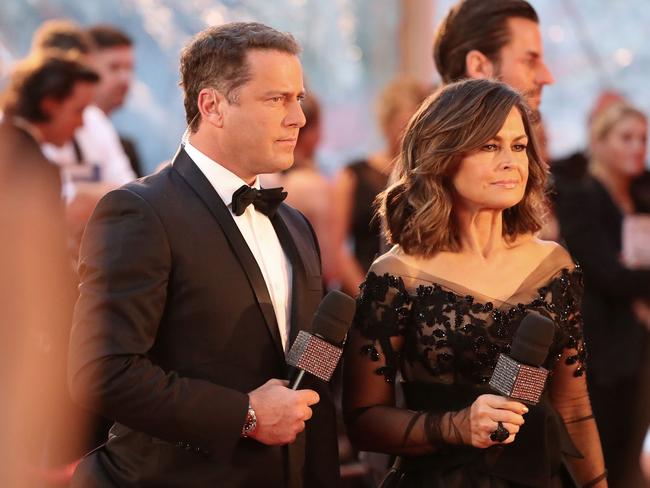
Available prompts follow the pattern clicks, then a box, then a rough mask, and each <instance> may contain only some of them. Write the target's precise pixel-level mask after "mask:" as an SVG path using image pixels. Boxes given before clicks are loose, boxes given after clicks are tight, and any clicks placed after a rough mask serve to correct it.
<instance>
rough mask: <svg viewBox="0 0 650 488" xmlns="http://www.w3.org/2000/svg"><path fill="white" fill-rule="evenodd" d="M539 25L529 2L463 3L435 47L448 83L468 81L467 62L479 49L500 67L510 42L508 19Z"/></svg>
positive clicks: (446, 23) (488, 0)
mask: <svg viewBox="0 0 650 488" xmlns="http://www.w3.org/2000/svg"><path fill="white" fill-rule="evenodd" d="M511 18H523V19H528V20H532V21H533V22H536V23H539V18H538V17H537V12H535V9H534V8H533V7H532V6H531V5H530V4H529V3H528V2H527V1H525V0H461V1H459V2H458V3H457V4H456V5H454V6H453V7H452V8H451V10H449V13H448V14H447V16H446V17H445V18H444V20H443V21H442V23H441V24H440V26H439V27H438V30H437V32H436V37H435V40H434V44H433V60H434V61H435V63H436V68H437V69H438V73H440V76H441V77H442V80H443V81H444V82H445V83H451V82H453V81H458V80H460V79H463V78H466V77H467V72H466V65H465V59H466V57H467V53H469V52H470V51H472V50H474V49H476V50H477V51H480V52H481V53H483V54H484V55H485V56H486V57H487V58H488V59H489V60H490V61H491V62H492V63H494V64H495V65H497V66H498V65H499V62H500V61H501V59H500V57H499V55H500V52H501V48H502V47H503V46H505V45H506V44H507V43H508V42H509V40H510V29H509V28H508V19H511Z"/></svg>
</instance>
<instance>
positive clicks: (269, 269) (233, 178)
mask: <svg viewBox="0 0 650 488" xmlns="http://www.w3.org/2000/svg"><path fill="white" fill-rule="evenodd" d="M185 152H186V153H187V155H188V156H189V157H190V158H191V159H192V161H194V163H195V164H196V165H197V166H198V168H199V169H200V170H201V172H202V173H203V174H204V175H205V177H206V178H207V179H208V181H209V182H210V184H211V185H212V186H213V187H214V189H215V191H216V192H217V194H218V195H219V196H220V197H221V199H222V200H223V203H225V204H226V206H227V207H228V209H229V210H230V213H231V215H232V217H233V219H234V220H235V224H237V227H238V228H239V231H240V232H241V234H242V236H243V237H244V240H245V241H246V244H248V247H249V248H250V250H251V252H252V253H253V256H254V257H255V260H256V261H257V265H258V266H259V268H260V271H261V272H262V276H263V277H264V281H265V282H266V288H267V289H268V290H269V295H270V296H271V302H272V303H273V309H274V310H275V317H276V319H277V321H278V327H279V329H280V337H281V338H282V346H283V347H284V350H285V351H286V350H287V342H288V338H289V328H290V327H291V263H290V262H289V260H288V259H287V257H286V255H285V253H284V250H283V249H282V246H281V245H280V241H279V239H278V236H277V234H276V233H275V229H274V228H273V224H271V220H270V219H269V218H268V217H267V216H266V215H264V214H263V213H262V212H258V211H257V210H255V207H254V206H253V205H249V206H248V207H246V210H245V211H244V213H243V214H242V215H239V216H238V215H235V214H233V213H232V206H231V203H232V195H233V193H235V191H237V190H238V189H239V188H240V187H241V186H242V185H246V184H247V183H246V182H245V181H244V180H242V179H241V178H240V177H239V176H237V175H235V174H234V173H232V172H231V171H229V170H227V169H226V168H224V167H223V166H221V165H220V164H219V163H217V162H216V161H214V160H212V159H210V158H209V157H208V156H206V155H205V154H203V153H202V152H201V151H199V150H198V149H196V148H195V147H194V146H192V144H190V143H189V141H186V142H185ZM253 186H254V187H255V188H258V189H259V187H260V183H259V178H256V180H255V184H254V185H253Z"/></svg>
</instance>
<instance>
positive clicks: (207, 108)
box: [197, 88, 228, 127]
mask: <svg viewBox="0 0 650 488" xmlns="http://www.w3.org/2000/svg"><path fill="white" fill-rule="evenodd" d="M227 104H228V101H227V100H226V97H224V96H223V95H222V94H221V93H219V91H218V90H216V89H214V88H203V89H202V90H201V91H200V92H199V96H198V99H197V106H198V108H199V113H200V114H201V119H202V120H204V121H206V122H208V123H210V124H212V125H214V126H216V127H223V119H224V113H225V109H226V105H227Z"/></svg>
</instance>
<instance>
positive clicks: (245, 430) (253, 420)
mask: <svg viewBox="0 0 650 488" xmlns="http://www.w3.org/2000/svg"><path fill="white" fill-rule="evenodd" d="M256 427H257V416H256V415H255V410H253V407H251V404H250V402H249V403H248V412H246V421H245V422H244V426H243V427H242V429H241V436H242V437H248V436H249V435H251V434H252V433H253V432H254V431H255V428H256Z"/></svg>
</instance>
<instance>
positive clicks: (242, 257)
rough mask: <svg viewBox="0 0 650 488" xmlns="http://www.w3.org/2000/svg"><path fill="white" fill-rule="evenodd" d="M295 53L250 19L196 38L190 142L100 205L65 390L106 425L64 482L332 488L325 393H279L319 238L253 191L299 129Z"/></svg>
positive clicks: (86, 255) (272, 197)
mask: <svg viewBox="0 0 650 488" xmlns="http://www.w3.org/2000/svg"><path fill="white" fill-rule="evenodd" d="M298 53H299V47H298V45H297V43H296V41H295V40H294V38H293V37H292V36H291V35H289V34H284V33H280V32H278V31H276V30H274V29H272V28H270V27H267V26H264V25H262V24H258V23H235V24H226V25H222V26H218V27H211V28H208V29H206V30H205V31H203V32H201V33H199V34H198V35H197V36H196V37H195V38H194V39H193V40H192V41H191V42H190V43H189V45H188V46H187V47H186V48H185V49H184V50H183V53H182V55H181V85H182V87H183V90H184V95H185V101H184V103H185V110H186V118H187V121H188V125H189V130H188V132H189V136H188V138H187V140H185V141H184V143H183V144H182V145H181V147H180V149H179V150H178V152H177V154H176V156H175V157H174V160H173V162H172V164H171V165H170V166H167V167H165V168H164V169H162V170H161V171H159V172H158V173H156V174H154V175H152V176H149V177H147V178H144V179H141V180H137V181H135V182H132V183H129V184H127V185H126V186H124V187H122V188H121V189H118V190H115V191H113V192H111V193H109V194H108V195H106V196H105V197H104V198H103V199H102V200H101V201H100V202H99V204H98V206H97V208H96V210H95V212H94V214H93V216H92V218H91V220H90V222H89V224H88V227H87V229H86V233H85V236H84V239H83V243H82V248H81V255H80V264H79V271H80V277H81V285H80V298H79V300H78V302H77V306H76V308H75V317H74V325H73V332H72V337H71V353H70V363H69V380H70V385H71V389H72V392H73V395H74V396H75V397H76V398H77V400H78V401H79V402H81V403H83V404H84V405H87V406H89V407H90V408H93V409H95V410H96V411H97V412H98V413H100V414H102V415H104V416H106V417H108V418H111V419H114V420H115V424H114V425H113V427H112V429H111V432H110V435H109V438H108V441H107V442H106V443H105V444H104V445H102V446H100V447H99V448H98V449H97V450H95V451H94V452H92V453H91V454H90V455H88V456H87V457H86V458H85V459H84V460H83V461H82V462H81V464H80V465H79V467H78V468H77V471H76V473H75V476H74V478H73V486H78V487H84V488H87V487H93V486H102V487H104V486H119V487H126V486H156V487H159V486H179V487H204V486H205V487H214V486H220V487H251V488H252V487H262V486H265V487H276V486H277V487H284V486H288V487H309V488H311V487H320V486H336V485H337V483H338V464H337V447H336V428H335V419H334V408H333V402H332V399H331V397H330V394H329V392H328V389H327V386H326V385H324V384H319V383H318V382H317V381H316V380H313V384H311V385H308V386H311V388H306V389H304V390H299V391H293V390H290V389H288V388H287V387H286V381H284V380H283V378H285V377H286V366H287V365H286V361H285V353H286V351H287V350H288V347H289V344H290V343H291V341H292V339H293V338H294V337H295V336H296V335H297V333H298V331H299V330H300V329H304V328H308V327H309V325H310V322H311V318H312V316H313V313H314V311H315V310H316V307H317V306H318V304H319V302H320V300H321V297H322V285H321V282H322V280H321V267H320V259H319V251H318V246H317V241H316V238H315V236H314V233H313V231H312V229H311V227H310V225H309V224H308V222H307V221H306V220H305V219H304V217H303V216H302V215H301V214H300V213H299V212H297V211H296V210H294V209H292V208H291V207H289V206H287V205H286V204H284V203H280V201H281V199H282V198H283V197H284V196H285V194H284V193H283V192H281V190H280V189H274V190H266V191H259V190H258V187H259V183H258V175H259V174H263V173H272V172H277V171H282V170H285V169H287V168H289V167H290V166H291V164H292V163H293V148H294V145H295V142H296V138H297V135H298V131H299V129H300V127H302V126H303V125H304V123H305V119H304V115H303V113H302V109H301V107H300V101H301V99H302V97H303V93H304V88H303V79H302V69H301V65H300V61H299V59H298ZM247 204H248V205H247Z"/></svg>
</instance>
